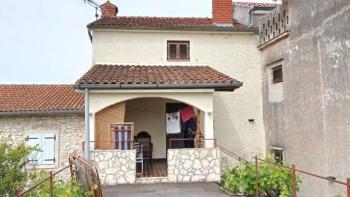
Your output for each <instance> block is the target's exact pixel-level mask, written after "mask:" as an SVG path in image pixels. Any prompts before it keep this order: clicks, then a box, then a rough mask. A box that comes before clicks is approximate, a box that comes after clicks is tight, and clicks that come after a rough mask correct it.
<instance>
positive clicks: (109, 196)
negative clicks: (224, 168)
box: [103, 183, 228, 197]
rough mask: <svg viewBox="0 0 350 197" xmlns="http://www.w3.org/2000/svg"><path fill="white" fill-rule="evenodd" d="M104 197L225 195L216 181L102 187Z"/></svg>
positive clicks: (212, 196)
mask: <svg viewBox="0 0 350 197" xmlns="http://www.w3.org/2000/svg"><path fill="white" fill-rule="evenodd" d="M103 196H104V197H141V196H142V197H151V196H152V197H153V196H155V197H161V196H165V197H227V196H228V195H226V194H225V193H224V192H223V191H221V190H220V189H218V185H217V184H216V183H184V184H168V183H162V184H149V185H118V186H113V187H112V186H108V187H103Z"/></svg>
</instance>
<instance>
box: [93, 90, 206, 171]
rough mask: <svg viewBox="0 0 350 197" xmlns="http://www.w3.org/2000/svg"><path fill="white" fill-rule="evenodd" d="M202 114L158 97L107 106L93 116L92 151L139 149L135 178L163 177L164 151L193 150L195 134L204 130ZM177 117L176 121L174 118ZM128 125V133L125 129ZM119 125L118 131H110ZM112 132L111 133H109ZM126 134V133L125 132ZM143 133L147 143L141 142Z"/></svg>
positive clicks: (180, 103)
mask: <svg viewBox="0 0 350 197" xmlns="http://www.w3.org/2000/svg"><path fill="white" fill-rule="evenodd" d="M204 115H205V113H204V112H201V110H200V109H198V108H197V107H194V106H192V105H189V104H187V103H184V102H181V101H178V100H175V99H169V98H161V97H143V98H133V99H129V100H124V101H122V102H119V103H115V104H112V105H109V106H108V107H105V108H103V109H102V110H100V111H98V112H97V113H95V116H94V117H95V132H94V136H95V150H111V149H122V150H127V149H129V148H130V147H131V144H132V143H131V142H129V141H132V142H133V143H134V142H135V144H139V145H141V147H142V150H141V151H142V153H143V154H142V158H143V159H142V161H143V163H142V165H139V166H143V167H141V169H140V167H138V170H137V172H139V176H146V177H164V176H167V150H168V149H170V148H171V149H174V148H176V149H182V148H195V142H194V140H193V139H194V138H195V136H196V132H198V131H203V129H204ZM176 116H177V118H176ZM126 124H131V127H132V128H131V129H130V133H127V132H126V130H127V129H125V128H126ZM111 125H119V128H118V129H117V130H116V129H115V128H111ZM113 129H114V130H113ZM128 131H129V130H128ZM142 133H143V134H145V133H147V134H148V135H149V136H150V137H149V139H150V141H149V143H148V142H146V141H141V140H140V138H139V137H138V136H139V135H140V134H142Z"/></svg>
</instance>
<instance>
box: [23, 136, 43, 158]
mask: <svg viewBox="0 0 350 197" xmlns="http://www.w3.org/2000/svg"><path fill="white" fill-rule="evenodd" d="M26 145H27V146H31V147H35V146H38V148H41V134H38V133H37V134H30V135H29V136H28V137H27V142H26ZM41 157H42V152H38V151H35V152H32V153H31V154H30V155H29V158H28V159H29V161H30V162H33V163H34V164H40V162H41Z"/></svg>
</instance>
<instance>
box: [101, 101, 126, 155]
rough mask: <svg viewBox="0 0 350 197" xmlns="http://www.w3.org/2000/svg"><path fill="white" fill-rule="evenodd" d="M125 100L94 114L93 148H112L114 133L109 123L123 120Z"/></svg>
mask: <svg viewBox="0 0 350 197" xmlns="http://www.w3.org/2000/svg"><path fill="white" fill-rule="evenodd" d="M124 118H125V102H122V103H118V104H115V105H112V106H110V107H108V108H106V109H103V110H102V111H99V112H98V113H96V115H95V149H100V150H112V149H114V142H113V140H114V133H113V132H111V124H114V123H116V122H124Z"/></svg>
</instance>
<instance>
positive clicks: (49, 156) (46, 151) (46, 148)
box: [40, 133, 56, 165]
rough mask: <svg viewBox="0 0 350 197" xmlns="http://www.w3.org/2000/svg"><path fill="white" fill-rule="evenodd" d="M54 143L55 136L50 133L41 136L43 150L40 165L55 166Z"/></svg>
mask: <svg viewBox="0 0 350 197" xmlns="http://www.w3.org/2000/svg"><path fill="white" fill-rule="evenodd" d="M55 141H56V136H55V134H52V133H43V134H42V145H41V149H42V150H43V157H42V159H41V161H40V164H44V165H52V164H55V161H56V158H55Z"/></svg>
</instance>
